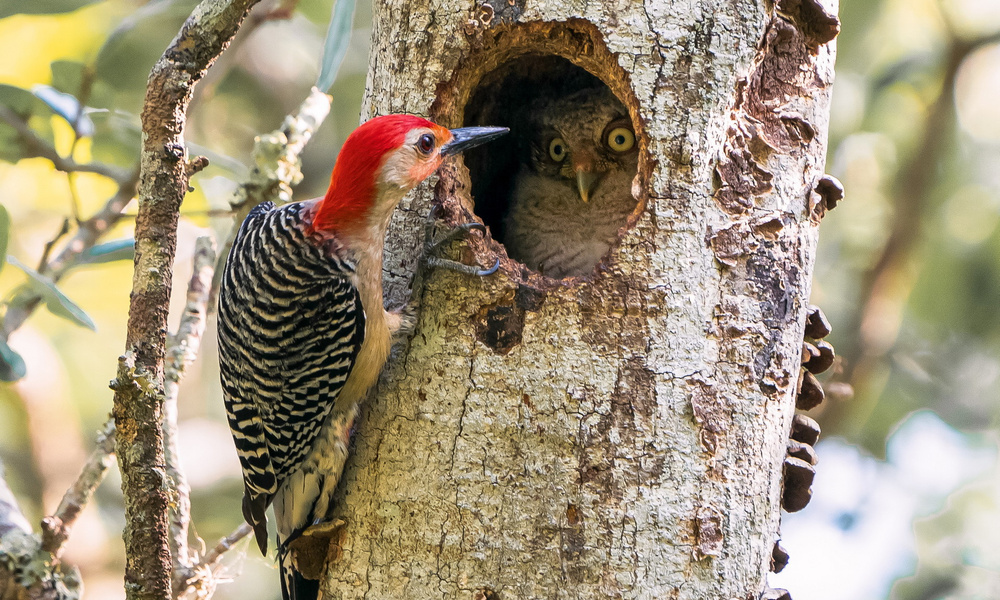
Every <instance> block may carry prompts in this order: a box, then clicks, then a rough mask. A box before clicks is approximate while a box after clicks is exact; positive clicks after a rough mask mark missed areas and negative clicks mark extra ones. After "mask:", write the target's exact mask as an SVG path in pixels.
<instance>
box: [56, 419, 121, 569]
mask: <svg viewBox="0 0 1000 600" xmlns="http://www.w3.org/2000/svg"><path fill="white" fill-rule="evenodd" d="M114 450H115V424H114V421H112V420H111V419H108V421H107V422H106V423H105V424H104V426H103V427H102V428H101V430H100V431H99V432H98V433H97V443H96V445H95V447H94V450H93V452H91V453H90V457H89V458H88V459H87V462H86V464H84V466H83V469H82V470H81V472H80V476H79V477H77V480H76V482H75V483H74V484H73V485H72V486H71V487H70V488H69V490H67V491H66V494H65V495H64V496H63V499H62V502H60V503H59V508H57V509H56V512H55V513H54V514H52V515H51V516H48V517H45V518H44V519H42V549H43V550H45V551H46V552H50V553H51V554H52V556H53V558H56V559H58V558H59V555H60V554H62V548H63V545H64V544H65V543H66V540H67V539H68V538H69V534H70V531H71V529H72V528H73V524H74V523H76V519H77V517H78V516H79V515H80V512H81V511H83V509H84V507H85V506H87V503H88V502H90V499H91V498H92V497H93V495H94V491H95V490H97V488H98V487H99V486H100V485H101V482H102V481H104V477H105V475H107V473H108V469H110V468H111V465H112V464H113V462H114Z"/></svg>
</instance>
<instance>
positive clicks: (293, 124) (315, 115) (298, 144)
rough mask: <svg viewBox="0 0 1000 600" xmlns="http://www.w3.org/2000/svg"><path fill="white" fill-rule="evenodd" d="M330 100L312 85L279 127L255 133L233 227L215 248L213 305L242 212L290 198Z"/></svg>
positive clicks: (246, 212) (328, 110)
mask: <svg viewBox="0 0 1000 600" xmlns="http://www.w3.org/2000/svg"><path fill="white" fill-rule="evenodd" d="M331 100H332V99H331V98H330V96H328V95H327V94H325V93H323V92H322V91H320V90H319V89H317V88H315V87H314V88H312V90H310V92H309V95H308V96H307V97H306V99H305V100H303V101H302V104H300V105H299V108H298V110H297V111H296V112H293V113H291V114H290V115H288V116H286V117H285V120H284V121H283V122H282V123H281V127H279V128H278V129H276V130H274V131H272V132H271V133H268V134H264V135H260V136H258V137H257V140H256V143H254V147H253V157H254V165H255V166H254V168H253V171H251V172H250V176H249V177H248V178H247V181H245V182H243V184H241V185H240V188H239V189H238V190H237V192H236V199H235V200H233V202H232V207H233V229H232V231H231V232H230V233H229V237H228V238H227V239H226V242H225V243H224V244H223V245H222V248H220V249H219V258H218V262H217V264H216V269H215V279H214V280H213V281H212V298H211V300H210V301H209V306H210V307H214V306H215V298H216V293H217V292H218V289H219V282H220V281H221V277H222V266H223V264H225V261H226V258H227V257H228V256H229V249H230V248H232V246H233V240H234V239H235V237H236V232H237V231H238V230H239V228H240V224H241V223H243V220H244V219H245V218H246V216H247V215H248V214H250V211H251V210H253V209H254V207H255V206H257V205H258V204H260V203H261V202H265V201H268V200H271V201H274V202H277V203H279V204H281V203H285V202H290V201H291V199H292V188H293V186H295V185H296V184H298V183H299V182H300V181H302V159H301V155H302V151H303V150H304V149H305V147H306V144H308V143H309V140H310V139H312V136H313V133H315V132H316V130H317V129H319V126H320V125H321V124H322V123H323V121H324V120H325V119H326V116H327V115H328V114H330V102H331Z"/></svg>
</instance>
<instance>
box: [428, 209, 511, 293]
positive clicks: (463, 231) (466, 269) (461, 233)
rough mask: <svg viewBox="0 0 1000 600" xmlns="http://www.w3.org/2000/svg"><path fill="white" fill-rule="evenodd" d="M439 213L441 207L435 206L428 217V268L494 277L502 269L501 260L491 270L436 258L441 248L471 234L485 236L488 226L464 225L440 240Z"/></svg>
mask: <svg viewBox="0 0 1000 600" xmlns="http://www.w3.org/2000/svg"><path fill="white" fill-rule="evenodd" d="M438 211H439V206H438V205H435V206H434V207H433V208H431V212H430V214H429V215H427V232H426V240H427V241H426V242H425V244H424V257H425V259H424V260H425V261H426V262H427V266H428V267H430V268H432V269H435V268H444V269H450V270H452V271H457V272H459V273H464V274H465V275H473V276H475V277H486V276H487V275H492V274H494V273H496V272H497V270H498V269H500V259H497V261H496V264H495V265H493V266H492V267H490V268H489V269H482V268H480V267H479V266H478V265H467V264H465V263H461V262H458V261H455V260H451V259H448V258H441V257H439V256H435V255H434V254H435V253H436V252H437V251H439V250H440V249H441V248H443V247H445V246H447V245H448V244H450V243H451V242H453V241H455V240H457V239H460V238H464V237H466V236H467V235H469V233H471V232H473V231H478V232H480V233H482V234H483V235H486V226H485V225H483V224H482V223H476V222H471V223H462V224H461V225H458V226H456V227H453V228H452V229H450V230H449V231H448V232H447V233H445V234H444V235H443V236H440V238H438V237H437V235H436V232H435V229H436V226H437V224H438V221H437V214H438Z"/></svg>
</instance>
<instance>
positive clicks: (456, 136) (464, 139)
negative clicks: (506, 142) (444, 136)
mask: <svg viewBox="0 0 1000 600" xmlns="http://www.w3.org/2000/svg"><path fill="white" fill-rule="evenodd" d="M509 131H510V129H508V128H506V127H462V128H461V129H452V130H451V135H452V138H451V141H450V142H448V143H447V144H445V145H444V146H441V156H451V155H452V154H458V153H459V152H461V151H463V150H468V149H469V148H475V147H476V146H479V145H480V144H485V143H486V142H490V141H493V140H495V139H497V138H498V137H500V136H502V135H505V134H506V133H507V132H509Z"/></svg>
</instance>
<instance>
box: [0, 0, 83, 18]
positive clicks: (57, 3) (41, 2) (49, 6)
mask: <svg viewBox="0 0 1000 600" xmlns="http://www.w3.org/2000/svg"><path fill="white" fill-rule="evenodd" d="M99 1H100V0H0V19H3V18H6V17H9V16H11V15H17V14H26V15H49V14H57V13H68V12H73V11H74V10H76V9H78V8H81V7H84V6H87V5H88V4H94V3H95V2H99Z"/></svg>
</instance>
